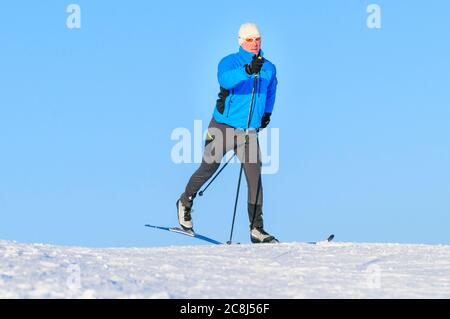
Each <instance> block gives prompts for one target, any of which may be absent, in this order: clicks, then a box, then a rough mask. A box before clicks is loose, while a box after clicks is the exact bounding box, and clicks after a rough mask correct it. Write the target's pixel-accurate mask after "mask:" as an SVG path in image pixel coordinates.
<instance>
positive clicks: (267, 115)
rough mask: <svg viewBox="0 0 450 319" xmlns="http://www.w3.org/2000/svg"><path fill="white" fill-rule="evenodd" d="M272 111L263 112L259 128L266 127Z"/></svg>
mask: <svg viewBox="0 0 450 319" xmlns="http://www.w3.org/2000/svg"><path fill="white" fill-rule="evenodd" d="M271 115H272V113H267V112H266V113H264V115H263V117H262V118H261V127H260V128H266V127H267V125H269V123H270V116H271Z"/></svg>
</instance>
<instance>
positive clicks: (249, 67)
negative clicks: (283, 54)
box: [245, 54, 264, 75]
mask: <svg viewBox="0 0 450 319" xmlns="http://www.w3.org/2000/svg"><path fill="white" fill-rule="evenodd" d="M263 63H264V58H263V57H262V56H260V55H256V54H255V55H254V56H253V60H252V62H251V63H249V64H246V65H245V71H246V72H247V73H248V74H250V75H252V74H258V73H259V71H261V68H262V65H263Z"/></svg>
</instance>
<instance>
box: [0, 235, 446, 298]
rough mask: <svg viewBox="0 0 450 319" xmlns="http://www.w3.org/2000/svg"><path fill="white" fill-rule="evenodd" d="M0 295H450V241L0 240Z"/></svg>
mask: <svg viewBox="0 0 450 319" xmlns="http://www.w3.org/2000/svg"><path fill="white" fill-rule="evenodd" d="M0 298H224V299H229V298H236V299H239V298H252V299H253V298H283V299H284V298H450V246H442V245H406V244H364V243H358V244H357V243H321V244H318V245H308V244H302V243H283V244H278V245H276V244H275V245H272V244H265V245H251V244H243V245H232V246H225V245H224V246H217V245H211V246H210V245H198V246H170V247H157V248H108V249H99V248H81V247H63V246H53V245H44V244H21V243H17V242H13V241H0Z"/></svg>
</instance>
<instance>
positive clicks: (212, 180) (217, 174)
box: [198, 153, 236, 196]
mask: <svg viewBox="0 0 450 319" xmlns="http://www.w3.org/2000/svg"><path fill="white" fill-rule="evenodd" d="M235 156H236V153H234V154H233V156H231V157H230V159H229V160H228V161H227V162H226V163H225V164H224V165H223V166H222V168H221V169H220V170H219V171H218V172H217V173H216V175H214V177H213V178H212V179H211V181H210V182H209V183H208V185H206V186H205V188H203V190H201V191H200V192H198V196H203V193H204V192H205V191H206V190H207V189H208V187H209V185H211V184H212V182H214V180H215V179H216V178H217V176H219V174H220V172H222V171H223V169H224V168H225V167H226V166H227V165H228V164H229V163H230V162H231V160H232V159H233V158H234V157H235Z"/></svg>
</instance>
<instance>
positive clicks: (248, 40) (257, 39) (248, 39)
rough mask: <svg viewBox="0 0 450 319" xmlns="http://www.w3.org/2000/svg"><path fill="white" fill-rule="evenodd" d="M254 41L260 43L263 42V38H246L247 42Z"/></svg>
mask: <svg viewBox="0 0 450 319" xmlns="http://www.w3.org/2000/svg"><path fill="white" fill-rule="evenodd" d="M253 41H256V42H259V41H261V37H257V38H246V39H245V42H248V43H251V42H253Z"/></svg>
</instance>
